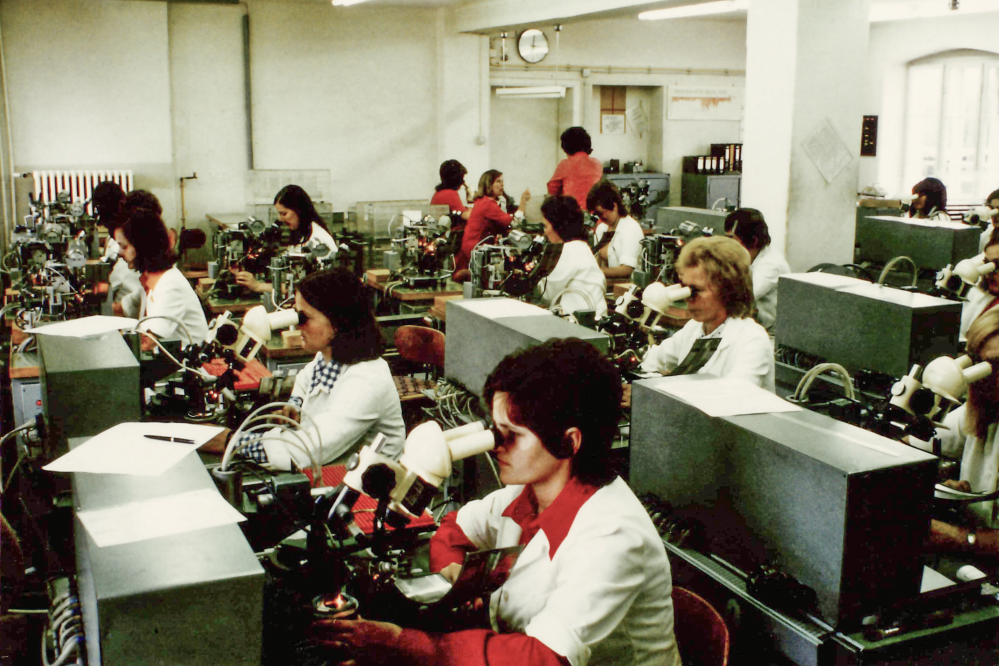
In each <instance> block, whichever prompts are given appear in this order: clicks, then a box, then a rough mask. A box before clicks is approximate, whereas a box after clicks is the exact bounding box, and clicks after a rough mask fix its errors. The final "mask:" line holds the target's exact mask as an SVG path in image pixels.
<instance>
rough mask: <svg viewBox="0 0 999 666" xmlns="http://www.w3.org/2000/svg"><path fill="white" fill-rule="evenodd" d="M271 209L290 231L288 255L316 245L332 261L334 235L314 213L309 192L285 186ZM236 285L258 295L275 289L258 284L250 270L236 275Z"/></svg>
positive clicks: (262, 283) (317, 214) (258, 281)
mask: <svg viewBox="0 0 999 666" xmlns="http://www.w3.org/2000/svg"><path fill="white" fill-rule="evenodd" d="M274 210H276V211H277V214H278V221H279V222H280V223H281V224H283V225H285V226H287V227H288V228H289V229H291V243H290V244H289V245H288V248H287V251H288V252H302V251H303V248H304V249H311V248H313V247H316V246H318V245H323V246H325V247H326V248H327V250H328V254H327V255H326V256H327V257H330V258H332V257H333V256H335V255H336V253H337V244H336V241H335V240H333V236H331V235H330V232H329V231H327V230H326V225H325V224H323V219H322V218H321V217H319V213H317V212H316V206H315V204H313V203H312V198H311V197H310V196H309V193H308V192H306V191H305V190H303V189H302V188H301V187H299V186H298V185H287V186H285V187H284V188H282V189H281V191H280V192H278V193H277V196H275V197H274ZM236 284H241V285H243V286H244V287H246V288H247V289H249V290H250V291H253V292H256V293H258V294H264V293H270V292H272V291H273V290H274V286H273V285H272V284H271V283H270V282H261V281H260V280H257V278H256V277H255V276H254V275H253V273H251V272H249V271H238V272H237V273H236Z"/></svg>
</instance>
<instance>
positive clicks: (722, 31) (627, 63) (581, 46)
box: [493, 19, 746, 205]
mask: <svg viewBox="0 0 999 666" xmlns="http://www.w3.org/2000/svg"><path fill="white" fill-rule="evenodd" d="M542 29H543V30H544V32H545V34H546V35H547V37H548V41H549V45H550V49H551V50H550V54H549V56H548V58H546V59H545V60H544V61H543V62H542V63H541V65H542V66H541V67H538V66H527V65H525V63H524V62H523V61H522V60H521V59H520V57H519V56H518V55H517V53H516V47H515V43H514V40H513V39H512V38H511V39H508V42H507V48H508V52H510V53H511V55H510V60H509V61H508V63H507V67H506V69H505V70H504V69H503V68H500V67H494V68H493V83H494V85H498V84H499V83H501V82H503V81H506V82H508V83H509V84H510V85H530V84H538V85H540V84H551V83H552V82H553V81H555V80H556V79H557V80H558V82H560V83H571V84H573V85H582V95H581V100H582V103H583V109H582V118H583V123H582V124H583V127H585V128H586V129H587V131H588V132H589V133H590V135H591V137H592V138H593V145H594V150H593V156H594V157H596V158H597V159H599V160H601V161H602V162H604V163H606V162H607V161H608V160H610V159H620V160H621V161H622V163H623V162H625V161H629V160H633V159H636V158H642V159H644V160H645V163H646V168H647V169H648V170H653V171H666V172H667V173H670V174H671V189H670V199H671V202H672V203H673V205H679V203H680V176H681V165H682V158H683V156H684V155H696V154H702V153H705V152H707V151H708V150H709V148H710V145H711V144H712V143H727V142H737V141H739V140H740V135H741V130H740V123H739V122H738V121H676V120H668V119H667V118H666V114H665V106H664V103H663V99H664V95H663V87H664V86H670V85H708V86H720V87H742V86H743V85H744V83H745V76H744V75H743V74H742V70H744V68H745V61H746V24H745V22H743V21H724V20H684V21H652V22H645V21H642V22H639V21H634V20H629V19H603V20H592V21H583V22H579V23H571V24H567V25H564V26H563V29H562V33H561V35H560V36H559V39H558V48H557V49H556V39H555V33H554V30H552V29H551V28H542ZM494 47H495V48H498V43H497V41H496V40H494ZM511 49H512V50H511ZM556 66H558V67H559V69H560V71H559V73H558V74H557V75H556V72H555V71H554V69H555V67H556ZM581 68H588V69H589V70H590V71H589V72H588V75H587V76H586V77H585V78H584V77H582V76H581V74H580V69H581ZM687 69H689V70H690V73H687V72H686V71H684V70H687ZM671 70H679V71H671ZM726 70H728V71H730V72H731V75H728V76H726ZM602 85H623V86H627V87H628V96H629V101H628V106H629V107H630V106H632V98H633V95H634V98H636V99H639V100H641V101H642V103H643V105H644V107H645V108H646V109H647V110H648V111H649V123H650V126H651V128H650V131H649V132H647V133H645V135H644V136H643V137H641V139H638V137H637V136H636V135H634V134H626V135H625V136H624V137H606V136H602V135H601V134H600V96H599V90H598V87H599V86H602ZM567 99H568V98H567ZM493 109H494V112H495V110H496V106H495V104H494V105H493ZM519 122H521V123H530V122H532V119H531V118H530V117H529V116H524V115H521V117H520V118H519ZM539 122H542V121H539ZM568 126H569V125H568V124H567V123H566V122H565V120H564V118H560V126H559V133H561V131H562V130H564V129H565V128H566V127H568ZM525 131H528V132H534V130H533V129H526V128H525ZM556 147H557V142H556ZM540 152H541V151H540V150H539V154H540ZM561 156H563V155H561V154H560V157H561ZM532 191H533V190H532Z"/></svg>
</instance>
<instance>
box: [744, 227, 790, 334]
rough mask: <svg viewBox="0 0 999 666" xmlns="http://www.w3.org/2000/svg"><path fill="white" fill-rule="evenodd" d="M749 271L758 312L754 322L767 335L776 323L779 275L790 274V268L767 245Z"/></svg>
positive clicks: (781, 256) (780, 256)
mask: <svg viewBox="0 0 999 666" xmlns="http://www.w3.org/2000/svg"><path fill="white" fill-rule="evenodd" d="M751 270H752V273H753V298H755V299H756V309H757V310H758V312H757V315H756V320H757V321H758V322H760V326H762V327H763V328H765V329H766V330H767V332H768V333H772V332H773V330H774V324H776V322H777V280H778V278H780V276H781V275H786V274H788V273H790V272H791V268H790V267H789V266H788V265H787V260H785V259H784V257H783V255H781V253H780V252H778V251H777V250H776V249H774V246H773V245H767V246H766V247H765V248H763V250H761V251H760V253H759V254H758V255H756V259H755V260H754V261H753V265H752V266H751Z"/></svg>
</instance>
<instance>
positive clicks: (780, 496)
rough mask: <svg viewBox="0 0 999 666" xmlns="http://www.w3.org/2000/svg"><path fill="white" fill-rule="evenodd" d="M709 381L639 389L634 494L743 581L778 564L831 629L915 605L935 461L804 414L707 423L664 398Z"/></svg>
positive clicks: (655, 382)
mask: <svg viewBox="0 0 999 666" xmlns="http://www.w3.org/2000/svg"><path fill="white" fill-rule="evenodd" d="M711 379H712V378H710V377H708V376H702V375H697V376H694V377H684V378H682V379H681V378H669V377H666V378H659V379H650V380H642V381H638V382H635V384H634V385H633V388H632V417H631V478H630V485H631V487H632V488H633V489H634V491H635V492H636V493H643V492H653V493H656V494H658V495H660V496H661V497H662V498H664V499H666V500H668V501H669V502H670V503H671V504H672V505H673V507H674V509H675V510H676V511H677V512H678V513H679V514H680V515H684V516H689V517H691V518H693V519H696V520H698V521H699V522H700V523H701V524H702V525H703V526H704V527H705V530H706V533H707V539H708V547H709V549H710V551H711V552H712V553H714V554H716V555H718V556H720V557H722V558H723V559H725V560H726V561H728V562H730V563H731V564H733V565H735V566H736V567H738V568H740V569H741V570H743V571H747V572H748V571H750V570H752V569H753V568H754V567H755V566H757V565H759V564H762V563H765V562H771V563H775V564H776V565H777V566H778V567H779V568H780V569H781V570H783V571H784V572H786V573H787V574H789V575H791V576H792V577H794V578H795V579H796V580H798V581H799V582H800V583H802V584H803V585H806V586H808V587H810V588H812V589H813V590H814V591H815V593H816V595H817V597H818V612H819V614H820V615H821V616H822V617H823V618H825V619H826V621H828V622H829V623H830V624H832V625H833V626H837V627H849V626H856V625H857V624H858V623H859V622H860V620H861V618H862V617H863V616H865V615H867V614H870V613H873V612H876V611H877V610H878V609H879V608H881V607H882V606H885V605H891V604H893V603H896V602H898V601H900V600H903V599H907V598H912V597H916V596H917V595H918V594H919V591H920V581H921V579H922V562H921V560H920V553H921V552H922V546H923V543H924V542H925V539H926V535H927V533H928V530H929V522H930V514H929V510H930V504H931V502H932V499H933V484H934V480H935V475H936V468H937V462H936V458H934V457H933V456H931V455H929V454H927V453H924V452H922V451H919V450H917V449H913V448H910V447H908V446H905V445H903V444H900V443H898V442H895V441H892V440H888V439H885V438H883V437H880V436H878V435H875V434H873V433H870V432H867V431H865V430H861V429H859V428H856V427H853V426H850V425H847V424H844V423H840V422H838V421H835V420H833V419H831V418H829V417H826V416H823V415H821V414H818V413H815V412H811V411H808V410H800V411H795V412H787V413H774V414H754V415H747V416H729V417H718V418H715V417H711V416H708V415H707V414H705V413H704V412H703V411H701V410H700V409H698V408H697V407H694V406H691V405H689V404H687V403H686V402H684V401H683V400H681V399H679V398H677V397H674V396H672V395H670V394H668V393H666V392H665V391H664V390H662V388H661V387H662V385H663V384H666V383H669V382H675V381H695V382H703V381H710V380H711Z"/></svg>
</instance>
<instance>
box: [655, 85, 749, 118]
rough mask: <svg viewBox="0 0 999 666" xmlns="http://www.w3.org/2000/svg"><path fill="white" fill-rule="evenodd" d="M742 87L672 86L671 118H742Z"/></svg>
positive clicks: (668, 115) (669, 101)
mask: <svg viewBox="0 0 999 666" xmlns="http://www.w3.org/2000/svg"><path fill="white" fill-rule="evenodd" d="M742 96H743V90H742V89H741V88H711V87H705V86H670V87H669V96H668V99H667V102H666V117H667V118H668V119H669V120H742Z"/></svg>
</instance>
